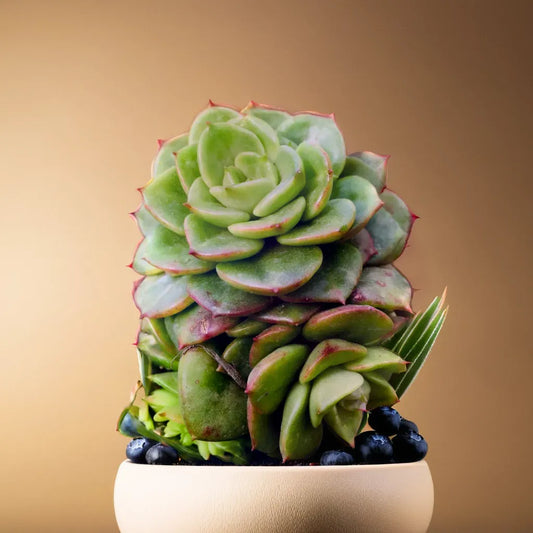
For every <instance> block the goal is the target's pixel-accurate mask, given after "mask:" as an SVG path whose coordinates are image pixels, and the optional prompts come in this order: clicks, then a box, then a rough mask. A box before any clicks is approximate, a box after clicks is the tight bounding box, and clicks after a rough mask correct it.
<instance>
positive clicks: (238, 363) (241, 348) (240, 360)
mask: <svg viewBox="0 0 533 533" xmlns="http://www.w3.org/2000/svg"><path fill="white" fill-rule="evenodd" d="M251 347H252V339H251V337H238V338H236V339H234V340H233V341H232V342H230V343H229V344H228V345H227V346H226V349H225V350H224V353H223V354H222V357H223V359H224V360H225V361H227V362H228V363H230V364H232V365H233V366H234V367H235V368H236V369H237V372H239V374H240V375H241V376H242V377H243V378H244V379H248V376H249V374H250V371H251V370H252V369H251V367H250V348H251ZM217 370H219V371H220V368H218V369H217Z"/></svg>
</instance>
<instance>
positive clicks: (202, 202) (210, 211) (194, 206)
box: [187, 178, 250, 228]
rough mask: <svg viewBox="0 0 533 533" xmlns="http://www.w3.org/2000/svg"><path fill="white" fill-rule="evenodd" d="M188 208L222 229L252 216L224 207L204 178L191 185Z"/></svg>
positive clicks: (239, 210)
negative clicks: (213, 194)
mask: <svg viewBox="0 0 533 533" xmlns="http://www.w3.org/2000/svg"><path fill="white" fill-rule="evenodd" d="M187 206H188V208H189V209H190V210H191V211H192V212H193V213H195V214H196V215H198V216H199V217H201V218H202V219H204V220H205V221H206V222H209V223H210V224H213V225H215V226H218V227H220V228H227V227H228V226H229V225H230V224H235V223H237V222H246V221H247V220H250V215H249V214H248V213H246V212H245V211H242V210H241V209H233V208H231V207H226V206H223V205H222V204H221V203H220V202H219V201H217V200H216V199H215V197H214V196H212V195H211V193H210V192H209V188H208V187H207V185H206V184H205V183H204V180H202V178H198V179H197V180H196V181H195V182H194V183H193V184H192V185H191V188H190V190H189V196H188V203H187Z"/></svg>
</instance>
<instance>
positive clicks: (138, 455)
mask: <svg viewBox="0 0 533 533" xmlns="http://www.w3.org/2000/svg"><path fill="white" fill-rule="evenodd" d="M155 444H157V442H156V441H155V440H150V439H146V438H145V437H141V438H139V439H133V440H130V442H128V445H127V446H126V457H127V458H128V459H129V460H130V461H131V462H132V463H146V452H147V451H148V450H149V449H150V448H151V447H152V446H154V445H155Z"/></svg>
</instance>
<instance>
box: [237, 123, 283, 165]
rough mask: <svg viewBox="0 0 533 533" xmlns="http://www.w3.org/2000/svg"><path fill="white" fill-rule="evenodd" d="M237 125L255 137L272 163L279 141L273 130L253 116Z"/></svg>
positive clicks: (276, 154)
mask: <svg viewBox="0 0 533 533" xmlns="http://www.w3.org/2000/svg"><path fill="white" fill-rule="evenodd" d="M239 124H240V126H242V127H243V128H246V129H247V130H250V131H251V132H252V133H254V134H255V135H256V136H257V138H258V139H259V140H260V141H261V144H262V145H263V147H264V149H265V151H266V153H267V155H268V157H269V159H271V160H272V161H274V160H275V159H276V157H277V156H278V151H279V139H278V136H277V134H276V131H275V130H274V128H272V126H271V125H270V124H269V123H268V122H266V121H265V120H262V119H261V118H259V117H257V116H255V117H254V116H253V115H248V116H246V117H245V118H244V119H242V120H241V121H240V123H239Z"/></svg>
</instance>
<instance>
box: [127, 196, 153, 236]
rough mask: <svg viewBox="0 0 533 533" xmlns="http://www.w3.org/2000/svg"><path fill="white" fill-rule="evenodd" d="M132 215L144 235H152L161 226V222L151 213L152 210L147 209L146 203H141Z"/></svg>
mask: <svg viewBox="0 0 533 533" xmlns="http://www.w3.org/2000/svg"><path fill="white" fill-rule="evenodd" d="M132 215H133V217H134V218H135V221H136V222H137V226H139V230H140V231H141V233H142V234H143V236H144V237H146V236H147V235H150V233H152V232H153V231H154V230H155V229H156V228H157V227H159V222H158V221H157V220H156V219H155V218H154V217H153V216H152V215H151V214H150V211H148V209H146V207H145V206H144V204H141V206H140V207H139V209H137V211H135V212H134V213H132Z"/></svg>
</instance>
